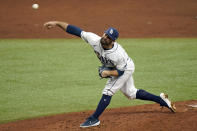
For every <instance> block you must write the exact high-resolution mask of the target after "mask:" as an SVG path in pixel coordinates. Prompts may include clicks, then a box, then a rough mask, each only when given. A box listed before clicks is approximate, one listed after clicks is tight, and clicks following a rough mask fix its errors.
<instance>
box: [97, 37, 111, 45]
mask: <svg viewBox="0 0 197 131" xmlns="http://www.w3.org/2000/svg"><path fill="white" fill-rule="evenodd" d="M100 43H101V45H102V46H109V45H110V44H111V43H109V42H107V41H106V40H105V39H104V38H101V40H100Z"/></svg>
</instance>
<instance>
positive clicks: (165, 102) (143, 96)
mask: <svg viewBox="0 0 197 131" xmlns="http://www.w3.org/2000/svg"><path fill="white" fill-rule="evenodd" d="M136 99H140V100H149V101H154V102H156V103H159V104H160V106H165V107H167V108H169V109H170V110H171V111H172V112H173V113H175V112H176V107H175V105H174V104H172V103H171V102H170V100H169V99H168V95H166V94H164V93H161V94H160V96H156V95H153V94H151V93H148V92H146V91H145V90H141V89H140V90H138V91H137V93H136Z"/></svg>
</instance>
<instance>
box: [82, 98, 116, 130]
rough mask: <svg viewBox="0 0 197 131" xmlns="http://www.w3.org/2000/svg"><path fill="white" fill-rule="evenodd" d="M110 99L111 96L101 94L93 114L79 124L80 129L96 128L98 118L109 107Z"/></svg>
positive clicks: (98, 122)
mask: <svg viewBox="0 0 197 131" xmlns="http://www.w3.org/2000/svg"><path fill="white" fill-rule="evenodd" d="M111 97H112V96H108V95H104V94H103V96H102V98H101V100H100V102H99V104H98V106H97V108H96V111H95V112H94V114H93V115H91V116H90V117H89V118H87V120H86V121H85V122H84V123H83V124H81V125H80V127H82V128H85V127H91V126H98V125H99V124H100V121H99V119H98V118H99V116H100V115H101V114H102V113H103V111H104V110H105V109H106V108H107V106H108V105H109V103H110V101H111Z"/></svg>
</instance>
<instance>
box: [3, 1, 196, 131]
mask: <svg viewBox="0 0 197 131" xmlns="http://www.w3.org/2000/svg"><path fill="white" fill-rule="evenodd" d="M33 3H38V4H39V5H40V8H39V9H38V10H33V9H32V7H31V6H32V4H33ZM196 7H197V1H196V0H138V1H136V0H124V1H122V0H98V1H94V0H83V1H80V0H69V1H68V0H58V1H57V0H42V1H41V0H40V1H38V0H34V2H33V1H27V0H20V1H16V0H4V1H1V4H0V20H1V22H0V38H73V37H72V36H71V35H68V34H66V33H64V32H62V31H61V30H59V29H52V31H51V30H50V31H48V30H46V29H44V28H43V24H44V23H45V22H47V21H50V20H60V21H66V22H68V23H71V24H73V25H77V26H79V27H81V28H82V29H84V30H86V31H91V32H95V33H97V34H99V35H102V33H103V31H104V30H106V29H107V28H108V27H109V26H113V27H115V28H117V29H118V30H119V32H120V38H152V37H153V38H155V37H172V38H173V37H179V38H181V37H197V8H196ZM191 104H197V100H191V101H185V102H176V106H177V113H175V114H173V113H171V112H170V111H169V110H167V109H160V107H159V106H158V105H156V104H149V105H141V106H133V107H126V108H117V109H108V110H106V111H105V112H104V114H103V115H102V116H101V118H100V120H101V125H100V126H98V127H93V128H89V129H81V128H79V125H80V124H81V123H82V122H84V119H85V118H86V117H88V116H89V115H90V114H91V113H92V112H93V111H87V112H78V113H68V114H60V115H56V116H48V117H42V118H36V119H29V120H22V121H17V122H11V123H6V124H0V130H1V131H27V130H28V131H70V130H101V131H103V130H105V131H111V130H113V131H119V130H122V131H142V130H143V131H158V130H160V131H167V130H168V131H195V130H196V129H197V110H196V108H192V107H189V106H188V105H191ZM128 106H129V105H128Z"/></svg>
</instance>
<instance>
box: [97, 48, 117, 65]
mask: <svg viewBox="0 0 197 131" xmlns="http://www.w3.org/2000/svg"><path fill="white" fill-rule="evenodd" d="M94 52H95V54H96V56H97V57H98V59H99V60H100V61H101V63H102V64H103V65H108V66H113V67H114V66H115V65H114V63H113V61H112V60H109V59H107V58H105V57H103V56H102V55H100V53H99V52H97V51H94Z"/></svg>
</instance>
